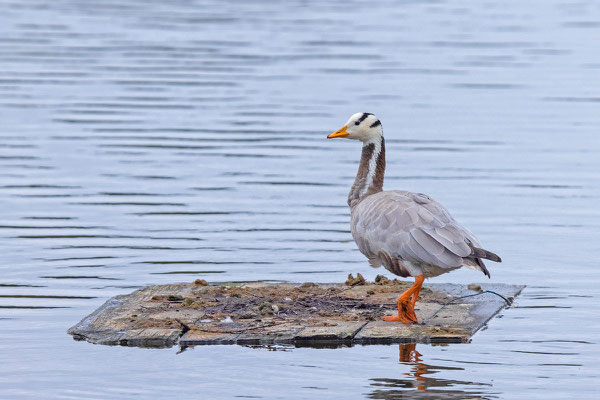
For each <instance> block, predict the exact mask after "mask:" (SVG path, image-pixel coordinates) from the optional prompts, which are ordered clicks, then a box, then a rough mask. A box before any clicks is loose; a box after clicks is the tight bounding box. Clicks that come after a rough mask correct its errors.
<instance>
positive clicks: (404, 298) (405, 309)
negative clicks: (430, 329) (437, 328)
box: [381, 275, 425, 324]
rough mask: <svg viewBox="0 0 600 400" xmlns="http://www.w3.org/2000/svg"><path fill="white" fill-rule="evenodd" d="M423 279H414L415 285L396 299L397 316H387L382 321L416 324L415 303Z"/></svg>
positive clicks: (420, 276) (421, 277) (419, 277)
mask: <svg viewBox="0 0 600 400" xmlns="http://www.w3.org/2000/svg"><path fill="white" fill-rule="evenodd" d="M424 280H425V277H424V276H423V275H419V276H416V277H415V283H414V284H413V285H412V286H411V287H409V288H408V290H407V291H406V292H404V293H402V294H401V295H400V297H398V315H389V316H385V317H382V318H381V319H383V320H384V321H400V322H402V323H403V324H412V323H415V322H417V315H416V314H415V303H416V302H417V297H419V292H420V291H421V286H422V285H423V281H424ZM411 297H412V298H411Z"/></svg>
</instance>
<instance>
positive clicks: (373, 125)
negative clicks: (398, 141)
mask: <svg viewBox="0 0 600 400" xmlns="http://www.w3.org/2000/svg"><path fill="white" fill-rule="evenodd" d="M382 136H383V130H382V129H381V122H379V120H378V119H377V117H376V116H374V115H373V114H371V113H356V114H354V115H353V116H351V117H350V119H349V120H348V122H346V125H344V126H342V127H341V128H340V129H338V130H337V131H335V132H333V133H332V134H331V135H329V136H327V138H328V139H333V138H337V137H345V138H348V139H354V140H360V141H361V142H363V143H367V142H371V141H374V140H379V139H380V138H381V137H382Z"/></svg>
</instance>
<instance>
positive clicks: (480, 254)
mask: <svg viewBox="0 0 600 400" xmlns="http://www.w3.org/2000/svg"><path fill="white" fill-rule="evenodd" d="M470 257H472V258H485V259H486V260H491V261H494V262H502V259H501V258H500V257H499V256H498V255H497V254H494V253H492V252H491V251H487V250H484V249H480V248H479V247H471V255H470Z"/></svg>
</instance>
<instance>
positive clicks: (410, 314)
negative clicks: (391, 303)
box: [381, 299, 418, 325]
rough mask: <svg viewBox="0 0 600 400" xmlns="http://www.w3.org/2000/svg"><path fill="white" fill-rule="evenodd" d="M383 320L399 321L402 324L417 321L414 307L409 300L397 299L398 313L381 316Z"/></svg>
mask: <svg viewBox="0 0 600 400" xmlns="http://www.w3.org/2000/svg"><path fill="white" fill-rule="evenodd" d="M381 319H382V320H384V321H400V322H402V323H403V324H407V325H410V324H415V323H417V322H418V320H417V315H416V314H415V309H414V307H413V305H412V302H411V301H410V300H404V299H402V300H400V299H398V315H388V316H385V317H381Z"/></svg>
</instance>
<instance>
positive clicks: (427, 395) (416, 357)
mask: <svg viewBox="0 0 600 400" xmlns="http://www.w3.org/2000/svg"><path fill="white" fill-rule="evenodd" d="M398 352H399V356H398V360H399V362H400V363H401V364H404V365H406V366H407V367H409V368H410V371H409V372H404V373H403V374H402V375H404V376H406V378H404V377H402V378H372V379H371V386H372V387H376V388H377V389H375V390H373V391H372V392H371V393H370V394H369V395H368V397H369V398H370V399H404V398H411V399H487V398H489V392H488V393H486V392H487V390H477V389H475V388H476V387H477V386H482V387H483V386H484V387H490V386H492V385H491V384H487V383H480V382H469V381H461V380H452V379H442V378H435V377H432V376H431V375H433V374H436V373H438V372H440V371H463V370H464V369H463V368H460V367H448V366H438V365H429V364H426V363H424V362H423V360H422V357H423V355H422V354H421V353H419V351H418V350H417V344H416V343H404V344H399V345H398ZM470 386H473V387H474V390H473V391H465V390H457V389H453V388H455V387H460V388H462V389H464V388H465V387H470Z"/></svg>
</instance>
